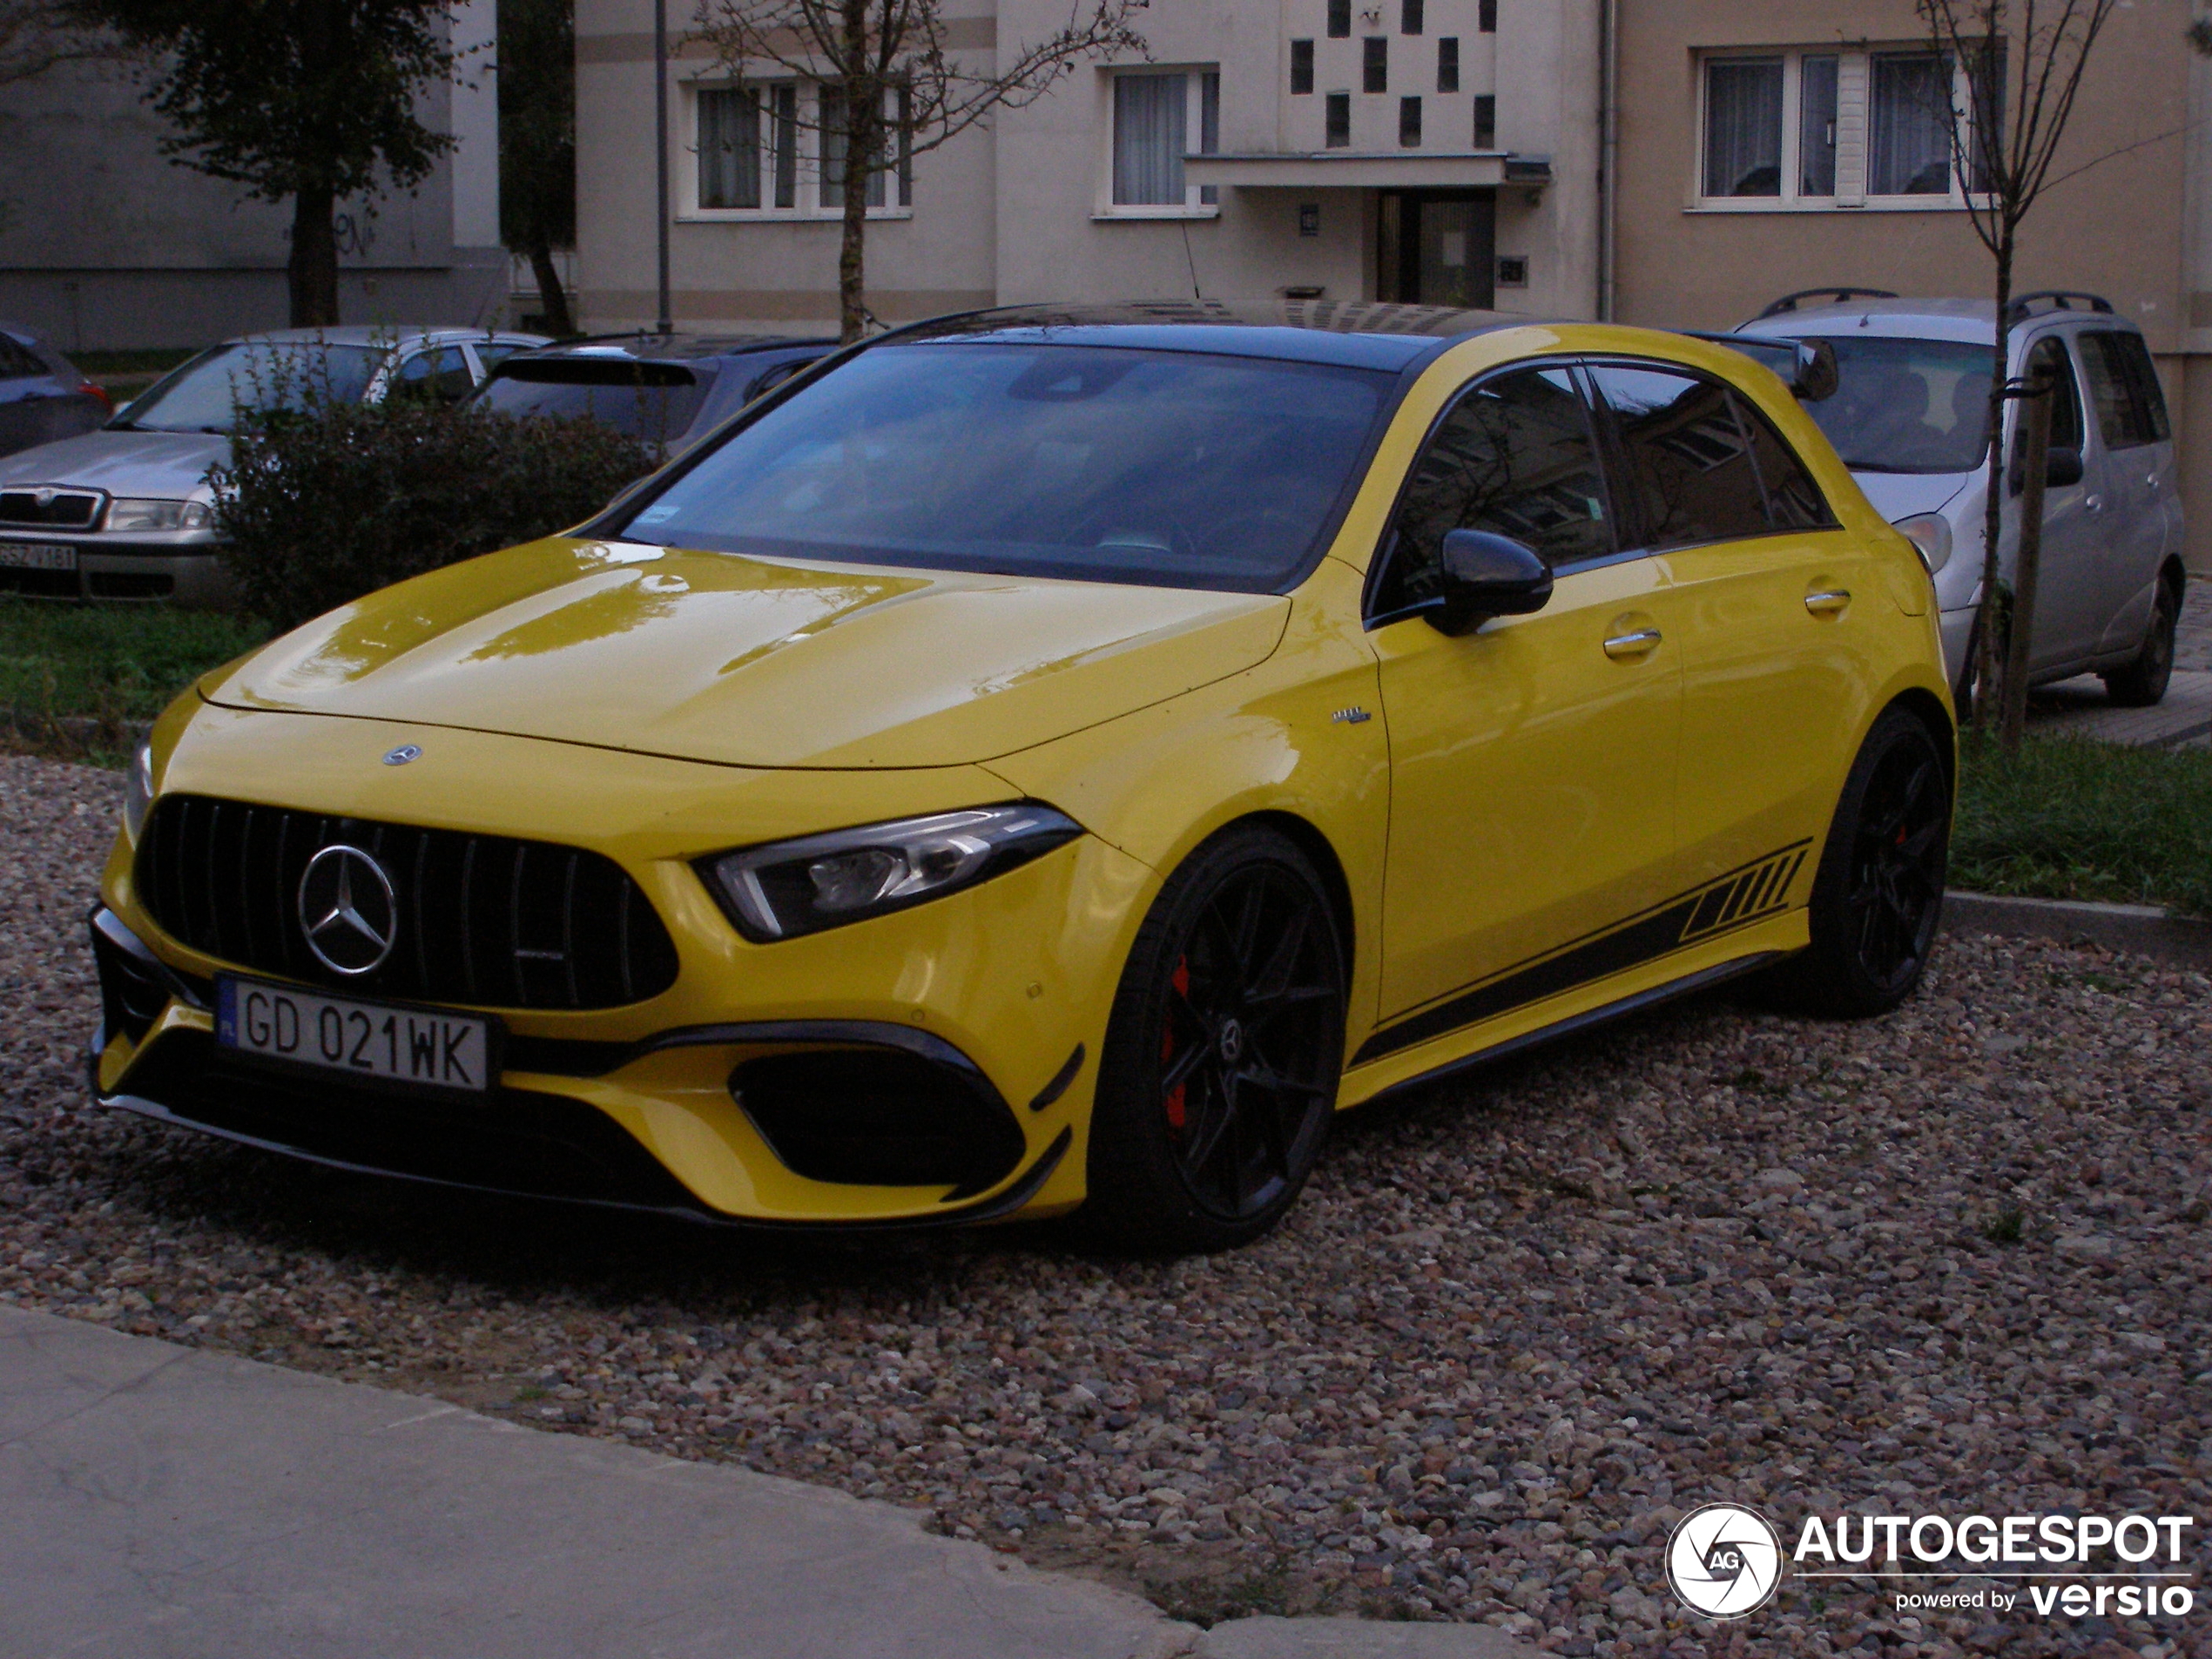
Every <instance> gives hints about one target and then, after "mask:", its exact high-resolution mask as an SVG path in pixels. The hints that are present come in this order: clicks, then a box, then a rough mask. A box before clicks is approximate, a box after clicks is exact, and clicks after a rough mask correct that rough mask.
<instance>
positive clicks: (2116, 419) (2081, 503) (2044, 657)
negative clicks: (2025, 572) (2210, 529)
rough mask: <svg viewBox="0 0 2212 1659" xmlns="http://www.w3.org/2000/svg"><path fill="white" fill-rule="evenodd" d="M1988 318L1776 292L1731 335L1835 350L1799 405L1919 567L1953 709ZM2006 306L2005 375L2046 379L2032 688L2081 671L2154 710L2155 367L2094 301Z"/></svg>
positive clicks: (2158, 659) (2175, 556)
mask: <svg viewBox="0 0 2212 1659" xmlns="http://www.w3.org/2000/svg"><path fill="white" fill-rule="evenodd" d="M2012 314H2013V331H2012V351H2011V360H2012V361H2011V362H2010V363H2009V365H2008V366H2007V367H2008V372H2009V373H2010V374H2013V375H2014V376H2020V375H2025V374H2029V373H2031V372H2032V371H2033V370H2035V369H2038V368H2041V367H2042V366H2044V365H2045V364H2049V365H2051V366H2052V367H2054V368H2056V369H2057V370H2058V383H2059V398H2058V402H2057V404H2056V405H2055V406H2054V408H2053V410H2052V418H2051V465H2050V469H2049V472H2048V475H2047V477H2048V480H2049V482H2048V488H2047V493H2046V495H2045V496H2044V509H2043V556H2042V564H2041V570H2040V577H2039V579H2038V582H2037V590H2038V598H2037V602H2036V607H2035V624H2034V636H2033V640H2032V642H2031V645H2030V650H2029V664H2030V671H2031V673H2032V676H2033V679H2034V681H2035V682H2036V683H2038V684H2040V683H2042V682H2045V681H2049V680H2057V679H2066V678H2071V677H2072V676H2074V675H2076V674H2082V673H2095V674H2098V675H2101V676H2102V677H2103V679H2104V682H2105V685H2106V687H2107V690H2108V691H2110V692H2111V694H2112V697H2113V698H2114V700H2115V701H2116V702H2121V703H2127V704H2134V705H2147V704H2152V703H2155V702H2157V701H2158V700H2159V699H2160V698H2162V697H2164V696H2165V694H2166V683H2167V679H2168V676H2169V675H2170V674H2171V673H2172V671H2173V667H2174V628H2175V623H2176V622H2177V621H2178V620H2179V618H2180V616H2181V610H2182V589H2183V584H2184V583H2185V581H2186V577H2185V576H2184V574H2183V570H2182V498H2181V493H2180V489H2179V476H2178V473H2177V471H2176V468H2175V458H2174V442H2173V436H2172V428H2171V424H2170V422H2169V421H2168V417H2167V412H2166V400H2165V397H2164V395H2163V394H2162V393H2161V390H2160V388H2159V383H2158V373H2157V370H2156V369H2155V368H2154V367H2153V365H2152V362H2151V357H2150V352H2149V349H2148V347H2146V346H2145V344H2144V343H2143V336H2142V332H2141V330H2140V329H2138V328H2137V327H2135V326H2134V324H2133V323H2131V322H2129V321H2128V320H2126V319H2125V318H2123V317H2120V316H2118V315H2116V314H2114V311H2113V308H2112V306H2111V304H2110V303H2109V302H2108V301H2107V300H2101V299H2099V298H2098V297H2097V296H2095V295H2094V294H2080V293H2055V292H2054V293H2030V294H2024V295H2022V296H2020V298H2019V299H2017V300H2013V304H2012ZM1995 319H1996V307H1994V305H1993V304H1992V303H1991V302H1990V301H1988V300H1909V299H1898V298H1897V297H1896V296H1895V295H1893V294H1887V293H1877V292H1871V291H1868V290H1865V289H1820V290H1817V291H1814V292H1812V293H1797V294H1791V295H1788V296H1786V297H1785V298H1784V299H1781V300H1776V301H1775V302H1774V304H1772V305H1771V306H1769V307H1767V308H1766V310H1765V311H1764V312H1762V313H1761V314H1759V315H1758V316H1757V318H1755V319H1754V320H1751V321H1750V322H1747V323H1745V324H1743V326H1742V327H1740V328H1739V329H1738V330H1737V333H1738V334H1749V335H1753V336H1757V337H1761V338H1768V339H1775V338H1779V339H1788V340H1808V341H1825V342H1826V343H1827V344H1828V345H1829V346H1830V347H1831V348H1832V349H1833V350H1834V352H1835V354H1836V364H1837V368H1838V377H1839V378H1838V388H1837V390H1836V392H1835V395H1833V396H1831V397H1828V398H1825V399H1824V400H1822V401H1818V402H1812V403H1808V404H1806V406H1805V410H1806V413H1807V414H1809V415H1811V416H1812V418H1813V419H1814V420H1815V421H1817V422H1819V424H1820V428H1821V430H1823V431H1824V432H1825V433H1826V434H1827V435H1828V438H1829V441H1830V442H1832V443H1833V444H1834V445H1835V446H1836V448H1837V451H1838V453H1839V454H1840V455H1842V456H1843V458H1844V464H1845V465H1846V466H1848V467H1849V468H1850V469H1851V474H1852V475H1853V476H1854V477H1855V478H1857V479H1858V482H1859V485H1860V487H1861V488H1862V489H1865V492H1866V495H1867V498H1868V499H1869V500H1870V501H1871V502H1873V503H1874V505H1875V507H1876V508H1877V509H1878V510H1879V511H1880V512H1881V513H1882V514H1883V516H1885V517H1886V518H1888V519H1889V520H1890V521H1891V522H1892V523H1894V524H1896V525H1897V527H1898V529H1901V530H1903V531H1904V532H1905V534H1906V535H1907V536H1911V537H1912V541H1913V543H1915V544H1916V545H1917V546H1918V547H1919V550H1920V554H1921V556H1922V558H1923V559H1925V561H1926V563H1927V565H1928V568H1929V569H1930V570H1931V571H1932V572H1933V573H1934V576H1935V585H1936V595H1937V599H1938V603H1939V606H1940V608H1941V610H1942V612H1943V649H1944V657H1945V660H1946V663H1947V664H1948V666H1949V671H1950V673H1951V675H1952V681H1953V684H1954V685H1955V686H1956V687H1957V689H1958V691H1959V697H1960V701H1961V703H1962V705H1963V704H1964V703H1965V702H1966V700H1968V698H1970V697H1971V694H1972V691H1973V686H1972V684H1971V677H1972V672H1973V656H1974V651H1973V630H1974V616H1975V608H1976V606H1977V605H1978V604H1979V601H1980V597H1981V575H1982V523H1983V508H1984V503H1985V502H1986V500H1987V499H1988V486H1989V475H1988V472H1987V469H1986V462H1987V459H1988V398H1989V370H1990V365H1991V361H1992V359H1993V357H1994V356H1995V354H1996V349H1997V328H1996V322H1995ZM2014 408H2015V410H2016V408H2017V406H2014ZM2018 425H2019V423H2018V421H2017V419H2016V418H2014V415H2013V414H2008V415H2007V418H2006V442H2008V443H2010V444H2011V445H2012V446H2013V447H2012V448H2010V449H2008V450H2007V451H2006V462H2007V464H2006V473H2007V481H2008V482H2007V483H2006V494H2007V496H2010V497H2011V500H2009V501H2008V502H2006V514H2005V519H2004V525H2005V528H2004V531H2003V535H2002V538H2001V540H2000V543H1999V547H1998V560H1999V568H2000V570H2003V571H2004V573H2005V575H2006V579H2007V580H2008V581H2009V580H2010V579H2011V576H2012V571H2013V555H2014V553H2015V551H2016V550H2017V548H2018V545H2019V536H2020V515H2019V496H2020V469H2019V467H2018V465H2017V464H2016V463H2017V460H2018V457H2019V455H2020V448H2021V447H2022V446H2021V443H2020V432H2019V430H2018Z"/></svg>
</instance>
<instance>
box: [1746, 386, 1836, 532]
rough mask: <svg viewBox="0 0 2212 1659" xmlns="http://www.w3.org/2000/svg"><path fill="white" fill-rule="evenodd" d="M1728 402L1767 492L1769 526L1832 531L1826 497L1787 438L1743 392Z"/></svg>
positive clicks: (1832, 516)
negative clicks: (1739, 424) (1740, 426)
mask: <svg viewBox="0 0 2212 1659" xmlns="http://www.w3.org/2000/svg"><path fill="white" fill-rule="evenodd" d="M1729 401H1730V402H1731V403H1733V404H1734V405H1735V406H1736V418H1737V420H1739V421H1742V422H1743V430H1744V432H1745V433H1746V434H1747V435H1749V436H1750V440H1751V460H1752V462H1753V464H1755V465H1756V466H1757V468H1758V469H1759V482H1760V483H1761V484H1762V485H1764V487H1765V489H1766V516H1767V523H1768V524H1769V525H1770V527H1772V528H1773V529H1777V530H1824V529H1834V528H1835V527H1836V516H1835V514H1833V513H1831V512H1830V511H1829V510H1828V498H1827V497H1826V496H1824V495H1822V494H1821V493H1820V486H1819V485H1818V484H1817V483H1815V482H1813V477H1812V473H1811V470H1810V469H1808V468H1807V467H1806V466H1805V463H1804V458H1803V457H1802V456H1800V455H1798V454H1797V450H1795V449H1794V448H1791V445H1790V441H1789V439H1787V438H1785V437H1784V436H1783V435H1782V434H1781V433H1780V432H1778V431H1777V430H1776V428H1775V425H1774V422H1773V421H1770V420H1768V419H1767V418H1766V416H1765V415H1762V414H1760V413H1759V409H1758V406H1757V404H1755V403H1753V402H1752V401H1751V400H1750V399H1749V398H1747V397H1745V396H1744V395H1743V394H1742V393H1740V392H1730V394H1729Z"/></svg>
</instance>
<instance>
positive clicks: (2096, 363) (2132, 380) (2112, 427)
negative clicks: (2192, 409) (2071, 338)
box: [2054, 329, 2173, 449]
mask: <svg viewBox="0 0 2212 1659" xmlns="http://www.w3.org/2000/svg"><path fill="white" fill-rule="evenodd" d="M2081 362H2082V366H2083V367H2084V368H2087V370H2088V371H2089V398H2090V401H2091V402H2092V403H2094V405H2095V407H2096V411H2097V429H2098V430H2099V431H2100V432H2101V433H2102V434H2103V435H2104V441H2105V448H2107V449H2129V448H2134V446H2136V445H2137V444H2142V443H2162V442H2165V440H2166V438H2167V436H2168V434H2169V433H2170V432H2171V431H2172V429H2173V428H2172V426H2171V424H2170V423H2169V422H2168V419H2167V415H2166V395H2165V393H2164V392H2163V391H2162V390H2161V388H2160V387H2159V384H2158V370H2157V368H2155V366H2154V365H2153V364H2152V362H2151V361H2150V352H2149V350H2148V347H2145V346H2144V344H2143V337H2142V336H2141V334H2121V333H2119V332H2118V331H2117V330H2114V329H2097V330H2094V331H2092V332H2090V333H2088V334H2083V335H2082V336H2081ZM2054 442H2055V440H2054Z"/></svg>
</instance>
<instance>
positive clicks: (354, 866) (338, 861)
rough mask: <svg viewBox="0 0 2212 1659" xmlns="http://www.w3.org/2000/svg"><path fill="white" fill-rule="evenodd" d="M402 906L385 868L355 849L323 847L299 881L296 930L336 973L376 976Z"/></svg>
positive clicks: (317, 957) (318, 958)
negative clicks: (375, 973)
mask: <svg viewBox="0 0 2212 1659" xmlns="http://www.w3.org/2000/svg"><path fill="white" fill-rule="evenodd" d="M399 921H400V905H399V899H398V897H397V895H396V894H395V893H394V892H393V890H392V878H391V877H390V876H388V875H387V874H385V873H384V867H383V866H382V865H381V864H379V863H378V862H377V861H376V860H374V859H373V858H371V857H370V856H369V855H368V853H364V852H362V851H361V848H359V847H357V846H326V847H325V848H323V850H322V851H321V852H320V853H316V854H315V855H314V857H313V858H311V859H309V860H307V873H305V874H303V875H302V876H300V932H301V933H302V934H305V935H307V948H308V949H309V950H311V951H313V952H314V954H315V960H316V961H319V962H320V963H321V964H322V965H323V966H324V967H325V968H328V969H329V970H330V971H331V972H332V973H334V974H345V975H346V976H347V978H349V979H351V978H355V977H358V976H359V975H361V974H369V973H374V971H375V970H376V969H378V968H381V967H382V966H383V965H384V959H385V958H386V957H387V956H389V955H390V954H392V945H393V942H394V941H395V940H397V938H398V937H399V931H400V927H399Z"/></svg>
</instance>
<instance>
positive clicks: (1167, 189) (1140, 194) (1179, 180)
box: [1114, 75, 1186, 207]
mask: <svg viewBox="0 0 2212 1659" xmlns="http://www.w3.org/2000/svg"><path fill="white" fill-rule="evenodd" d="M1184 98H1185V91H1184V77H1182V76H1180V75H1116V77H1115V78H1114V201H1115V204H1116V206H1129V207H1180V206H1183V151H1184V123H1185V119H1186V116H1185V111H1184Z"/></svg>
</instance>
